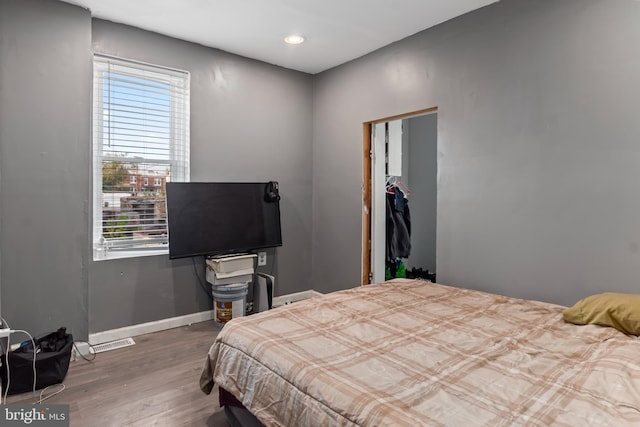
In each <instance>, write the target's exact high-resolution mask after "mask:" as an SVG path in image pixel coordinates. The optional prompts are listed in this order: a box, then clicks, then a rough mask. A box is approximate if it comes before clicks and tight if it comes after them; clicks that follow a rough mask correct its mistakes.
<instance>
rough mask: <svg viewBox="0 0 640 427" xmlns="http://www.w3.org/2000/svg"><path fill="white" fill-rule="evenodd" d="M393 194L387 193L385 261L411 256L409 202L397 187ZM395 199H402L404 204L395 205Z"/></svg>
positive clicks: (394, 188)
mask: <svg viewBox="0 0 640 427" xmlns="http://www.w3.org/2000/svg"><path fill="white" fill-rule="evenodd" d="M392 188H393V193H389V192H387V208H386V211H387V214H386V217H387V242H386V250H385V252H386V260H387V261H395V260H396V258H408V257H409V255H410V254H411V215H410V213H409V201H408V200H407V199H404V195H403V194H402V192H401V191H400V189H399V188H397V187H392ZM396 197H402V198H403V200H402V201H403V202H404V203H396Z"/></svg>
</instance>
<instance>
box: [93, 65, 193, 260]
mask: <svg viewBox="0 0 640 427" xmlns="http://www.w3.org/2000/svg"><path fill="white" fill-rule="evenodd" d="M188 180H189V74H188V73H187V72H183V71H177V70H171V69H167V68H162V67H156V66H151V65H147V64H141V63H137V62H132V61H125V60H121V59H115V58H111V57H105V56H99V55H96V56H94V74H93V199H94V203H93V204H94V209H93V253H94V259H96V260H97V259H104V258H123V257H130V256H139V255H142V254H149V253H151V254H152V253H159V252H158V251H163V252H167V251H168V238H167V236H168V233H167V215H166V212H167V210H166V183H167V182H170V181H174V182H180V181H188ZM149 183H153V184H156V183H157V184H158V185H149ZM160 253H161V252H160Z"/></svg>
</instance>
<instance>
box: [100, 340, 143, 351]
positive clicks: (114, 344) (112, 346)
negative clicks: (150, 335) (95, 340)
mask: <svg viewBox="0 0 640 427" xmlns="http://www.w3.org/2000/svg"><path fill="white" fill-rule="evenodd" d="M135 343H136V342H135V341H134V340H133V338H123V339H121V340H115V341H111V342H105V343H103V344H97V345H94V346H92V347H93V351H94V352H95V353H102V352H103V351H109V350H116V349H118V348H122V347H129V346H130V345H134V344H135Z"/></svg>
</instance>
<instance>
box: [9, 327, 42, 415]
mask: <svg viewBox="0 0 640 427" xmlns="http://www.w3.org/2000/svg"><path fill="white" fill-rule="evenodd" d="M0 319H2V322H3V323H4V324H5V325H6V327H7V328H9V336H8V337H7V348H6V349H5V353H4V354H5V358H4V360H5V361H6V363H7V385H6V387H5V389H4V396H3V398H2V402H3V404H5V405H6V404H7V395H8V394H9V386H10V385H11V366H10V362H9V349H10V348H11V334H12V333H17V332H22V333H23V334H25V335H27V336H28V337H29V339H30V340H31V344H32V345H33V364H32V368H33V392H34V393H35V391H36V354H37V353H36V342H35V340H34V339H33V337H32V336H31V334H30V333H29V332H27V331H25V330H22V329H15V330H14V329H11V327H10V326H9V324H8V323H7V321H6V320H5V319H4V318H0Z"/></svg>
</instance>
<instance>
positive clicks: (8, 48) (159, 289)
mask: <svg viewBox="0 0 640 427" xmlns="http://www.w3.org/2000/svg"><path fill="white" fill-rule="evenodd" d="M92 27H93V28H92ZM92 44H93V46H92ZM92 49H94V50H95V51H97V52H102V53H107V54H112V55H118V56H122V57H125V58H131V59H136V60H139V61H144V62H149V63H154V64H159V65H165V66H170V67H175V68H180V69H184V70H187V71H189V72H190V73H191V160H192V163H191V178H192V180H193V181H215V180H220V181H267V180H277V181H279V182H280V191H281V195H282V200H281V202H280V203H281V212H282V224H283V230H282V235H283V242H284V244H283V246H282V247H281V248H278V249H276V250H269V251H268V252H269V264H268V265H267V266H266V267H265V268H263V269H264V271H267V272H273V273H274V274H276V276H277V284H276V286H277V287H276V293H277V294H285V293H290V292H296V291H299V290H303V289H306V288H308V282H309V280H308V278H309V276H310V275H311V195H312V186H311V172H310V171H311V168H312V160H311V159H312V145H311V135H312V133H311V127H312V102H311V99H312V82H311V76H310V75H307V74H304V73H299V72H294V71H290V70H285V69H283V68H279V67H275V66H272V65H268V64H265V63H261V62H258V61H254V60H250V59H246V58H241V57H238V56H235V55H231V54H228V53H225V52H222V51H219V50H215V49H209V48H205V47H203V46H199V45H195V44H191V43H187V42H183V41H179V40H175V39H171V38H168V37H163V36H160V35H157V34H153V33H149V32H146V31H142V30H138V29H134V28H131V27H127V26H123V25H117V24H114V23H110V22H105V21H100V20H94V21H93V22H92V20H91V17H90V14H89V12H88V11H86V10H83V9H81V8H78V7H75V6H71V5H68V4H66V3H62V2H58V1H53V0H2V1H0V64H1V68H0V71H1V74H0V155H1V157H0V173H1V175H0V183H1V187H0V190H1V191H0V221H1V222H0V236H2V240H1V243H0V260H1V262H2V271H1V275H2V277H1V278H0V279H1V282H0V283H1V286H2V289H1V292H2V304H3V305H2V315H3V317H5V318H6V319H7V320H8V321H9V323H10V324H11V326H12V327H13V328H22V329H26V330H28V331H30V332H32V333H40V332H45V331H48V330H50V329H52V328H56V327H58V326H60V325H66V326H68V327H69V328H70V329H71V330H72V331H73V333H74V335H75V336H76V338H80V339H86V337H87V334H88V333H89V332H100V331H104V330H108V329H113V328H118V327H123V326H128V325H134V324H138V323H143V322H149V321H154V320H160V319H164V318H170V317H174V316H180V315H184V314H190V313H195V312H199V311H204V310H208V309H209V308H210V304H211V303H210V297H209V295H208V294H205V292H204V291H203V290H202V289H201V287H200V285H199V284H198V282H197V279H196V277H195V274H194V269H193V265H192V264H191V260H190V259H183V260H174V261H170V260H169V259H168V256H167V255H163V256H150V257H142V258H135V259H125V260H106V261H100V262H94V261H92V260H91V257H90V251H89V248H90V212H89V210H90V203H89V202H88V200H90V182H91V171H90V165H91V161H90V147H91V136H90V97H91V93H90V91H91V78H92V70H91V54H92ZM197 266H198V269H199V274H200V277H203V276H204V263H203V260H201V259H199V260H198V261H197ZM305 284H306V285H307V286H305Z"/></svg>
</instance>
